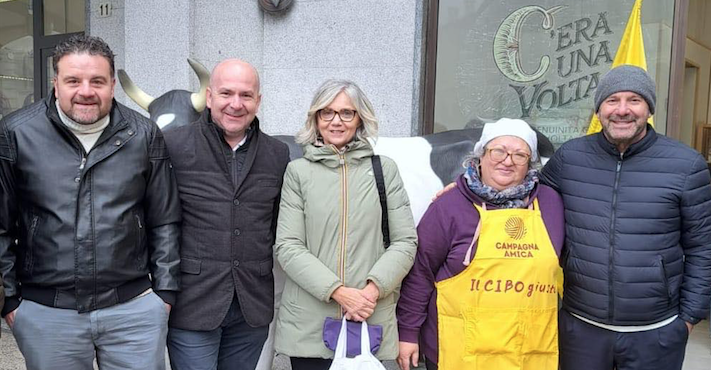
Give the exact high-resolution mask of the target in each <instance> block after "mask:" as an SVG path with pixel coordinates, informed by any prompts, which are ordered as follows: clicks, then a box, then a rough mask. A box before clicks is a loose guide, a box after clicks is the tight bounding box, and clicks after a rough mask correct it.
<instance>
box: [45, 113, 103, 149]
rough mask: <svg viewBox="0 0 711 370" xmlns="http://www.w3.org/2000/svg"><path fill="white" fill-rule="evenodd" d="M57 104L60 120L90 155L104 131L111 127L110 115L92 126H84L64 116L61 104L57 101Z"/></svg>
mask: <svg viewBox="0 0 711 370" xmlns="http://www.w3.org/2000/svg"><path fill="white" fill-rule="evenodd" d="M56 103H57V111H58V112H59V118H60V119H61V120H62V123H64V125H65V126H67V128H68V129H69V131H71V132H72V134H74V136H76V137H77V139H79V141H80V142H81V145H82V146H84V150H86V152H87V153H89V151H90V150H91V148H93V147H94V144H96V141H97V140H99V136H101V133H102V132H104V129H105V128H106V127H107V126H108V125H109V115H108V114H107V115H106V117H104V118H102V119H100V120H98V121H96V122H94V123H92V124H89V125H82V124H81V123H77V122H76V121H74V120H73V119H71V118H69V116H67V115H66V114H64V111H62V108H61V107H60V106H59V102H58V101H57V102H56Z"/></svg>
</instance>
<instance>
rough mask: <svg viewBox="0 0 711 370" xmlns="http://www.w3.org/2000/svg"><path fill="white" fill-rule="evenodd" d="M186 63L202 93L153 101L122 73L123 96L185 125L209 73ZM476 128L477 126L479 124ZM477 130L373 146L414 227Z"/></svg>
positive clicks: (549, 150) (546, 146) (292, 148)
mask: <svg viewBox="0 0 711 370" xmlns="http://www.w3.org/2000/svg"><path fill="white" fill-rule="evenodd" d="M188 63H190V66H191V67H192V68H193V70H194V71H195V73H196V74H197V75H198V77H199V79H200V91H199V92H198V93H191V92H189V91H185V90H171V91H168V92H167V93H165V94H163V95H161V96H160V97H158V98H152V97H150V96H149V95H148V94H146V93H144V92H143V91H141V89H139V88H138V87H137V86H135V84H133V82H131V79H130V78H129V77H128V74H126V72H125V71H123V70H119V80H120V81H121V86H122V87H123V89H124V91H125V92H126V95H128V96H129V97H130V98H131V99H133V101H135V102H136V103H137V104H138V105H139V106H141V107H143V109H145V110H147V111H148V113H149V115H150V118H151V119H152V120H153V121H155V122H156V123H157V124H158V126H160V127H161V129H163V130H167V129H171V128H173V127H178V126H182V125H186V124H189V123H191V122H193V121H195V120H196V119H197V118H198V116H199V115H200V112H202V111H203V110H204V109H205V89H206V88H207V85H208V84H209V80H210V75H209V72H208V71H207V69H206V68H205V67H204V66H202V65H201V64H200V63H198V62H197V61H194V60H191V59H188ZM479 123H480V124H481V122H479ZM480 124H479V125H478V126H481V125H480ZM470 125H471V124H470ZM481 130H482V129H481V127H479V128H465V129H461V130H452V131H446V132H440V133H436V134H430V135H424V136H415V137H398V138H392V137H380V138H378V140H377V141H376V142H375V146H374V148H375V153H376V154H380V155H385V156H387V157H390V158H392V159H393V160H394V161H395V163H397V166H398V169H399V171H400V176H401V177H402V179H403V182H404V183H405V190H406V191H407V194H408V196H409V197H410V204H411V207H412V213H413V216H414V218H415V223H416V224H417V223H418V222H419V221H420V218H421V217H422V215H423V214H424V213H425V210H427V207H428V206H429V203H430V200H431V199H432V197H433V196H434V195H435V193H436V192H437V191H438V190H440V189H442V187H443V186H444V185H446V184H449V183H450V182H452V181H454V179H455V178H456V177H457V175H459V174H461V173H462V172H464V167H462V162H463V161H464V158H465V157H466V156H467V155H468V154H469V153H471V152H472V150H473V149H474V144H475V143H476V142H477V140H479V137H481ZM534 130H535V129H534ZM536 135H537V136H538V151H539V154H540V156H541V157H543V158H548V157H550V156H552V155H553V151H554V148H553V144H551V142H550V141H549V140H548V138H547V137H545V135H543V134H541V133H540V132H538V131H537V130H536ZM275 137H276V138H277V139H279V140H281V141H283V142H284V143H286V144H287V145H288V146H289V154H290V156H291V159H295V158H299V157H301V155H302V150H301V146H299V145H298V144H296V143H295V142H294V137H293V136H286V135H276V136H275Z"/></svg>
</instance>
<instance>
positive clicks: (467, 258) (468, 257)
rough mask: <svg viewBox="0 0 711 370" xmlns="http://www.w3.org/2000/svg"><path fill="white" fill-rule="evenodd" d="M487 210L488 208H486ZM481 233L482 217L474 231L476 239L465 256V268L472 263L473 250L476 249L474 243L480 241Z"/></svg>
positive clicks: (473, 239) (474, 238)
mask: <svg viewBox="0 0 711 370" xmlns="http://www.w3.org/2000/svg"><path fill="white" fill-rule="evenodd" d="M484 209H486V206H484ZM480 231H481V217H479V222H478V223H477V224H476V231H474V237H473V238H472V242H471V244H469V249H467V254H466V255H465V256H464V262H462V263H463V264H464V266H469V264H470V263H471V262H472V249H473V248H474V243H476V241H477V240H479V232H480Z"/></svg>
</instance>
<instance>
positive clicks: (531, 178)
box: [464, 161, 538, 208]
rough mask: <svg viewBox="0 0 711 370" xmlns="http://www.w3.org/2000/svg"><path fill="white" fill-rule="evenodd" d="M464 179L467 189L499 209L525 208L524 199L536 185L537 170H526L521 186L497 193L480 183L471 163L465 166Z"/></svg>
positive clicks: (474, 167)
mask: <svg viewBox="0 0 711 370" xmlns="http://www.w3.org/2000/svg"><path fill="white" fill-rule="evenodd" d="M464 179H466V180H467V185H468V186H469V189H471V191H473V192H474V194H476V195H477V196H479V197H480V198H481V199H483V200H484V201H485V202H487V203H490V204H494V205H496V206H498V207H499V208H526V198H527V197H528V196H529V195H530V194H531V191H532V190H533V188H534V187H535V186H536V183H538V170H535V169H530V170H528V173H527V174H526V177H524V178H523V182H522V183H521V184H519V185H516V186H512V187H510V188H506V189H504V190H502V191H498V190H496V189H494V188H492V187H491V186H488V185H485V184H484V183H482V182H481V179H480V178H479V171H477V164H476V163H474V162H473V161H472V162H469V164H468V165H467V170H466V172H464Z"/></svg>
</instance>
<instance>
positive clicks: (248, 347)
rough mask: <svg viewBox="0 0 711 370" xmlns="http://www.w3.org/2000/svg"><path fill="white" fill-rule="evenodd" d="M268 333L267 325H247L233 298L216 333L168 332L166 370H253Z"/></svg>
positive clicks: (212, 331)
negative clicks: (167, 368)
mask: <svg viewBox="0 0 711 370" xmlns="http://www.w3.org/2000/svg"><path fill="white" fill-rule="evenodd" d="M268 333H269V325H265V326H260V327H257V328H253V327H251V326H249V325H248V324H247V322H246V321H245V320H244V317H243V316H242V310H241V309H240V307H239V303H238V301H237V297H236V296H235V298H234V299H233V301H232V305H231V306H230V309H229V310H228V311H227V315H226V316H225V318H224V320H222V324H220V326H219V327H218V328H217V329H214V330H210V331H195V330H184V329H177V328H170V329H169V330H168V355H169V356H170V366H171V368H172V369H173V370H215V369H219V370H228V369H235V370H237V369H240V370H241V369H254V368H255V366H257V360H259V354H260V353H261V352H262V346H263V345H264V341H265V340H266V339H267V334H268Z"/></svg>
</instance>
